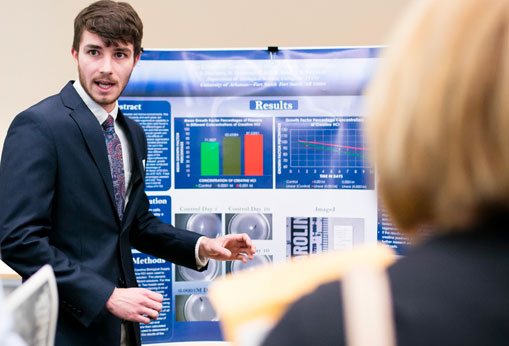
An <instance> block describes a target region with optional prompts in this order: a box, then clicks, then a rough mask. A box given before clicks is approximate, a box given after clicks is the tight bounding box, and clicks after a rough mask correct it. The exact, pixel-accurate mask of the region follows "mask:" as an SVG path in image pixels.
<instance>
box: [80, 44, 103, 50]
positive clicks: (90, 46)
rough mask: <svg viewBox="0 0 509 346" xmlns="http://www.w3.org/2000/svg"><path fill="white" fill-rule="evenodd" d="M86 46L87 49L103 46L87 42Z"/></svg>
mask: <svg viewBox="0 0 509 346" xmlns="http://www.w3.org/2000/svg"><path fill="white" fill-rule="evenodd" d="M84 48H86V49H102V48H103V47H101V46H98V45H96V44H87V45H85V47H84Z"/></svg>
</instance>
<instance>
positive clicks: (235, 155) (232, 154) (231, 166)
mask: <svg viewBox="0 0 509 346" xmlns="http://www.w3.org/2000/svg"><path fill="white" fill-rule="evenodd" d="M223 175H240V137H223Z"/></svg>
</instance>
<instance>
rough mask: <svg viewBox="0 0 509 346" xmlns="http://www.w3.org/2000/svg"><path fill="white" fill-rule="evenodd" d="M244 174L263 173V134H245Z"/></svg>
mask: <svg viewBox="0 0 509 346" xmlns="http://www.w3.org/2000/svg"><path fill="white" fill-rule="evenodd" d="M244 175H263V135H244Z"/></svg>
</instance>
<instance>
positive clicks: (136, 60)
mask: <svg viewBox="0 0 509 346" xmlns="http://www.w3.org/2000/svg"><path fill="white" fill-rule="evenodd" d="M140 58H141V53H139V54H138V55H137V56H136V57H135V58H134V65H133V67H134V66H136V64H137V63H138V61H140Z"/></svg>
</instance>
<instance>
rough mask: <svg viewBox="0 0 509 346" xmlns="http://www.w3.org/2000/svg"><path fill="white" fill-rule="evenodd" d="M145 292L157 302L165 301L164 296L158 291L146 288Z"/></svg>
mask: <svg viewBox="0 0 509 346" xmlns="http://www.w3.org/2000/svg"><path fill="white" fill-rule="evenodd" d="M145 294H146V296H147V297H148V298H150V299H152V300H155V301H156V302H159V303H161V302H162V301H163V296H162V295H161V294H159V293H157V292H154V291H150V290H147V289H145Z"/></svg>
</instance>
